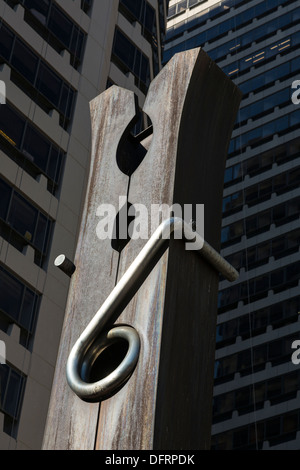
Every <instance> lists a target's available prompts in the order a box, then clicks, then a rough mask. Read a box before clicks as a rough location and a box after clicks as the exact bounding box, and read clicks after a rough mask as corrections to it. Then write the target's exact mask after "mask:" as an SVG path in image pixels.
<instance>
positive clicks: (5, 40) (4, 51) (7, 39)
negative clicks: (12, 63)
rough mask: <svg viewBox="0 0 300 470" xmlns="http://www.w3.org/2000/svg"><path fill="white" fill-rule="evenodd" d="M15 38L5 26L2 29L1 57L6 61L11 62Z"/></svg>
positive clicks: (0, 41) (0, 30)
mask: <svg viewBox="0 0 300 470" xmlns="http://www.w3.org/2000/svg"><path fill="white" fill-rule="evenodd" d="M13 40H14V36H13V34H12V33H11V32H10V31H9V30H8V29H7V28H6V27H5V26H4V25H3V23H2V24H1V27H0V44H1V49H0V56H2V57H4V59H6V60H8V61H9V60H10V54H11V51H12V46H13Z"/></svg>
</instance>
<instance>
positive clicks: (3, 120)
mask: <svg viewBox="0 0 300 470" xmlns="http://www.w3.org/2000/svg"><path fill="white" fill-rule="evenodd" d="M24 126H25V124H24V120H23V119H22V118H21V117H20V116H19V115H18V114H17V113H16V112H15V111H14V110H13V109H12V108H11V107H10V106H9V105H5V106H2V105H0V135H2V136H3V137H5V138H6V140H8V141H9V142H10V143H11V144H13V145H16V146H17V147H20V145H21V141H22V136H23V132H24Z"/></svg>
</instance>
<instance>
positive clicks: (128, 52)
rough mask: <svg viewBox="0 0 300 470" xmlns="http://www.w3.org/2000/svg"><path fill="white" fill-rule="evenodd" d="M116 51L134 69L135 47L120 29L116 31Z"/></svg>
mask: <svg viewBox="0 0 300 470" xmlns="http://www.w3.org/2000/svg"><path fill="white" fill-rule="evenodd" d="M114 53H115V54H116V55H117V56H118V58H119V59H120V60H122V62H123V63H124V64H126V65H127V66H128V67H129V69H131V70H132V69H133V65H134V53H135V47H134V45H133V44H132V43H131V42H130V41H129V39H127V38H126V37H125V36H124V34H122V33H121V32H120V31H119V30H116V33H115V43H114Z"/></svg>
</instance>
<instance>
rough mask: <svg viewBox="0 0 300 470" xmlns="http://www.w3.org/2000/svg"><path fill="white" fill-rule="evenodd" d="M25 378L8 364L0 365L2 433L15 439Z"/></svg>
mask: <svg viewBox="0 0 300 470" xmlns="http://www.w3.org/2000/svg"><path fill="white" fill-rule="evenodd" d="M25 384H26V378H25V377H24V376H23V375H22V374H20V373H19V372H17V371H16V370H15V369H13V368H12V367H10V366H9V365H8V364H5V365H0V411H1V412H2V413H4V428H3V431H4V432H5V433H6V434H9V435H10V436H11V437H13V438H16V435H17V427H18V419H19V414H20V409H21V404H22V400H23V395H24V389H25Z"/></svg>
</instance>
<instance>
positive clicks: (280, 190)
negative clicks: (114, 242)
mask: <svg viewBox="0 0 300 470" xmlns="http://www.w3.org/2000/svg"><path fill="white" fill-rule="evenodd" d="M299 19H300V7H299V2H298V1H296V0H281V1H279V0H264V1H261V0H224V1H213V0H206V1H205V0H204V1H203V0H202V1H197V0H180V1H178V0H171V1H170V4H169V14H168V27H167V37H166V44H165V55H164V62H167V61H168V60H169V59H170V58H171V57H172V55H173V54H174V53H176V52H179V51H182V50H186V49H189V48H193V47H198V46H202V47H203V48H204V50H205V51H206V52H207V53H208V54H209V55H210V57H211V58H212V59H213V60H215V61H216V62H217V63H218V65H219V66H220V68H222V69H223V71H224V72H225V73H226V74H228V76H230V77H231V78H232V80H234V81H235V83H236V84H237V85H238V86H239V87H240V89H241V91H242V92H243V101H242V104H241V108H240V112H239V116H238V119H237V122H236V126H235V129H234V131H233V136H232V141H231V145H230V148H229V153H228V160H227V167H226V174H225V182H224V200H223V228H222V254H223V256H225V258H227V259H228V261H230V262H231V263H232V264H233V265H234V266H235V267H236V268H238V269H239V271H240V278H239V280H238V281H237V282H235V284H234V285H233V286H229V284H228V282H227V281H225V280H221V282H220V292H219V315H218V326H217V344H216V364H215V387H214V416H213V425H212V436H213V437H212V448H213V449H269V448H270V449H299V448H300V444H299V442H300V441H299V435H300V414H299V404H300V391H299V386H300V366H299V365H298V366H297V365H295V364H293V363H292V361H291V356H292V353H293V349H292V343H293V341H294V340H299V339H300V327H299V310H300V298H299V293H300V292H299V272H300V253H299V236H300V227H299V208H300V187H299V186H300V185H299V182H300V168H299V165H300V134H299V128H300V107H299V106H298V107H297V105H295V104H293V102H292V100H291V96H292V93H293V90H292V88H291V86H292V83H293V81H294V80H296V79H300V47H299V45H300V21H299ZM199 152H201V149H199ZM199 202H201V201H199ZM200 406H201V404H200Z"/></svg>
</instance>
